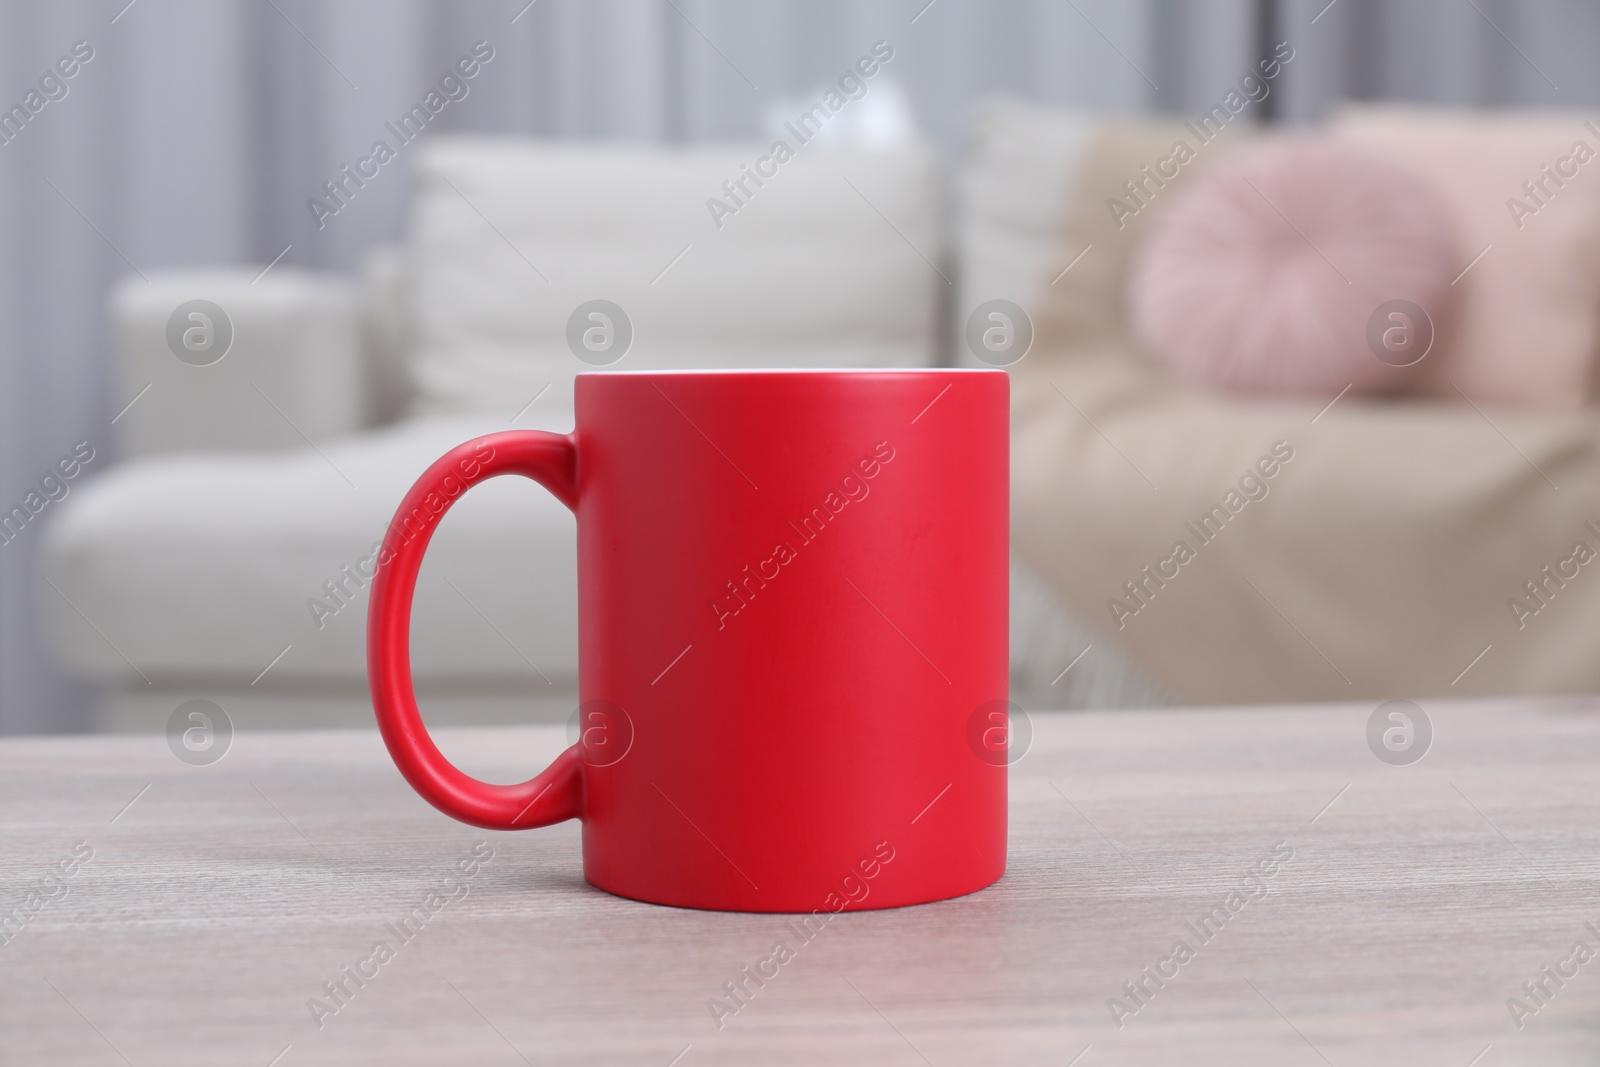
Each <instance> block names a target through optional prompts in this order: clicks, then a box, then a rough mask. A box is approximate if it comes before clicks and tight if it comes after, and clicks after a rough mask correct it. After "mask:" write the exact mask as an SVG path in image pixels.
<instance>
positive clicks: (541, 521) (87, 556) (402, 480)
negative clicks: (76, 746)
mask: <svg viewBox="0 0 1600 1067" xmlns="http://www.w3.org/2000/svg"><path fill="white" fill-rule="evenodd" d="M761 154H762V148H761V146H758V145H727V146H718V147H716V148H707V149H692V150H690V149H685V150H655V149H649V148H641V147H624V146H596V145H547V144H546V145H541V144H534V143H531V142H524V141H516V140H501V139H484V138H473V137H457V138H445V137H440V138H437V139H434V140H432V141H431V142H430V143H429V144H428V145H426V146H425V148H423V150H422V151H421V152H420V154H419V156H418V160H417V164H416V169H415V193H414V205H413V210H412V214H411V219H410V223H409V227H408V235H407V240H406V242H405V243H404V244H403V245H401V246H397V247H391V248H382V249H378V250H376V251H375V252H374V253H373V254H372V255H371V256H370V257H369V259H368V261H367V263H366V265H365V267H364V269H363V270H362V272H361V273H360V275H359V276H357V277H337V276H330V275H317V274H313V273H306V272H297V271H291V270H285V269H283V268H275V269H273V270H271V271H268V272H267V273H265V274H264V275H263V274H261V273H260V270H259V268H258V269H255V270H243V271H213V272H199V273H193V272H189V273H177V274H165V275H155V276H152V278H151V281H150V283H149V284H146V283H144V282H142V281H140V282H136V283H130V284H125V285H123V286H120V287H119V288H118V289H117V290H116V291H115V293H114V294H113V301H112V302H113V313H114V319H115V323H116V329H117V343H118V345H117V347H118V352H117V365H118V386H117V388H118V392H119V395H121V396H125V397H135V396H137V399H136V400H135V401H134V403H133V404H132V406H131V407H129V408H128V409H127V410H126V412H124V413H123V414H122V415H121V416H120V417H119V419H118V422H117V429H118V430H119V431H120V436H119V446H120V454H121V457H122V458H121V462H120V463H119V464H117V465H116V466H115V468H114V469H112V470H110V471H109V472H108V473H107V474H106V476H105V477H103V478H100V479H98V480H97V481H94V482H91V483H88V484H85V485H83V486H82V488H81V489H80V490H78V491H77V492H75V493H74V494H73V495H72V497H71V499H70V500H68V501H67V502H66V506H64V507H63V508H61V509H60V514H59V515H58V516H56V517H55V521H54V522H53V524H52V525H51V528H50V530H49V533H48V548H47V562H46V576H47V577H48V578H49V579H50V582H51V583H52V585H53V586H54V588H51V587H49V586H45V587H43V588H42V590H41V594H40V595H41V596H42V598H43V600H42V603H43V604H44V606H45V608H46V610H47V619H48V622H49V625H50V627H51V634H52V637H53V644H54V647H55V648H57V649H58V650H59V652H60V654H61V656H62V657H63V659H64V660H65V661H66V662H67V663H69V664H70V665H72V666H73V667H74V668H76V669H77V670H79V671H81V672H83V673H85V674H87V675H90V676H92V677H96V678H99V679H100V680H102V681H103V682H104V683H105V686H106V691H107V696H106V699H105V701H104V706H103V708H102V709H101V713H100V723H101V725H102V726H103V727H106V728H111V729H131V728H153V727H159V726H160V724H162V723H163V722H165V720H166V717H167V715H168V714H169V713H170V712H171V710H172V709H173V707H175V706H176V704H177V703H178V702H181V701H182V700H183V699H187V698H190V697H195V696H203V697H207V698H209V699H213V700H216V701H217V702H218V703H220V704H222V706H223V707H224V708H226V709H227V710H228V711H229V713H230V714H231V715H233V716H234V718H235V719H236V720H238V721H240V722H241V724H244V725H250V726H306V725H350V724H364V723H368V722H370V721H371V712H370V708H369V705H368V703H367V699H366V677H365V654H364V640H365V630H366V603H367V601H366V592H367V587H368V580H367V579H368V576H370V574H371V571H372V566H373V562H372V555H373V552H374V550H375V545H376V542H377V540H378V538H379V537H380V536H381V533H382V531H383V529H384V527H385V525H386V524H387V522H388V520H389V518H390V517H391V515H392V514H393V511H394V508H395V507H396V505H397V504H398V501H399V499H400V497H401V495H402V494H403V493H404V491H405V490H406V488H408V487H409V485H410V483H411V482H412V480H413V479H414V478H415V477H416V476H417V475H418V474H419V473H420V472H421V470H422V469H423V468H424V467H425V466H426V465H427V464H428V463H429V462H431V461H432V460H433V459H434V458H437V456H438V455H439V454H440V453H442V452H443V451H445V450H446V449H447V448H449V447H451V446H453V445H454V444H457V443H459V442H460V441H462V440H465V439H467V438H469V437H471V436H473V435H476V434H481V433H483V432H486V431H490V430H497V429H506V428H512V427H517V428H539V429H548V430H557V431H562V432H565V431H568V430H570V429H571V426H572V386H573V378H574V375H575V374H576V373H578V372H581V371H587V370H592V369H596V366H595V365H592V364H599V363H602V362H604V361H606V360H608V359H610V358H612V357H611V356H610V355H609V354H607V353H601V354H598V355H593V356H590V357H589V358H588V360H587V361H586V360H584V359H580V358H578V356H577V355H575V354H574V350H573V349H571V348H569V343H568V340H567V333H568V321H567V320H568V317H569V315H570V314H571V313H572V312H573V309H575V308H577V307H578V306H579V305H580V304H583V303H585V302H586V301H589V300H593V299H596V298H604V299H607V300H610V301H612V302H614V303H615V304H616V305H618V306H620V307H621V308H622V309H623V310H624V312H625V314H626V316H627V319H628V320H629V323H630V325H631V332H632V335H633V336H632V341H631V345H630V346H629V347H628V348H627V350H626V352H625V354H619V359H618V362H616V364H615V365H616V366H618V367H620V368H625V369H643V368H652V367H660V368H669V367H737V366H845V367H851V366H855V367H868V366H891V367H895V366H900V367H912V366H927V365H932V364H934V363H935V362H936V361H937V358H938V355H939V351H940V347H939V341H938V337H939V333H940V316H941V314H942V313H943V310H944V307H945V305H946V304H947V302H948V297H947V296H945V294H944V293H943V290H945V289H946V288H947V287H948V283H947V281H946V280H945V278H944V277H943V276H942V275H941V272H940V268H939V266H938V265H937V264H938V263H939V262H942V261H943V260H944V258H945V249H944V242H943V232H944V227H943V225H942V220H941V212H942V207H941V184H940V178H939V172H938V169H937V165H936V160H935V158H934V156H933V154H932V153H931V151H930V150H929V149H928V148H927V147H926V146H924V145H921V144H919V143H916V142H914V141H908V142H906V143H901V144H896V145H889V146H877V147H852V146H850V145H835V146H832V147H828V148H825V149H823V148H819V149H817V150H815V151H813V152H810V153H803V154H801V155H800V156H798V157H797V158H796V159H794V160H793V161H791V162H789V163H787V164H785V165H784V167H783V169H782V171H781V173H780V174H779V175H778V177H777V178H776V179H773V180H772V181H771V185H772V186H773V187H772V188H763V189H760V190H759V191H758V193H759V195H755V196H751V197H750V198H749V199H748V200H747V201H746V202H745V203H744V205H743V206H742V207H741V209H740V210H739V211H738V213H737V215H736V216H735V217H731V218H728V217H725V218H723V219H721V220H720V221H721V225H720V226H718V225H716V224H715V223H714V221H712V220H711V219H710V218H709V217H708V211H707V208H706V206H705V204H706V200H707V198H708V196H719V197H723V196H725V195H726V194H725V193H724V192H723V189H722V187H723V185H724V183H725V182H728V181H729V180H730V179H738V178H739V176H740V175H741V173H742V168H743V167H745V166H746V165H748V164H749V163H750V162H751V161H752V160H754V159H756V158H757V157H758V156H760V155H761ZM746 188H747V189H751V188H753V187H751V186H750V185H749V184H748V183H747V185H746ZM196 300H203V301H208V302H210V304H212V305H215V307H216V308H219V309H221V310H222V312H223V314H224V315H225V316H226V319H227V323H228V327H230V328H231V329H230V330H229V332H230V333H231V337H230V338H229V339H228V340H229V347H228V350H227V351H226V353H225V354H222V355H220V357H218V358H215V361H212V357H213V356H214V355H215V353H206V352H201V353H198V354H195V355H191V356H190V357H189V358H188V359H184V358H175V351H176V349H175V348H174V343H173V340H172V337H173V336H174V332H173V330H174V328H173V326H172V322H171V320H172V318H173V316H174V315H175V313H176V312H175V309H179V311H181V312H182V314H181V315H179V317H180V319H182V321H180V322H179V323H178V326H179V327H180V328H181V327H184V326H185V325H186V324H187V323H188V321H189V320H188V319H184V318H183V315H189V314H192V313H193V312H192V310H191V311H185V310H183V309H186V308H190V306H191V302H192V301H196ZM201 313H203V314H208V313H207V312H206V311H205V309H204V307H202V308H201ZM211 318H215V315H214V314H212V315H211ZM194 321H195V322H197V323H198V322H200V321H201V320H194ZM197 328H209V329H213V330H221V329H222V327H221V326H220V325H218V324H217V323H215V322H210V321H209V320H207V321H206V322H205V323H203V324H202V326H201V327H197ZM178 336H181V333H180V334H179V335H178ZM195 336H196V337H200V336H201V335H199V334H197V335H195ZM197 343H198V342H197ZM575 566H576V558H575V544H574V533H573V520H572V516H571V514H570V513H569V512H567V511H566V509H565V508H564V507H562V506H561V505H560V504H559V503H557V502H556V501H555V500H554V499H553V498H552V497H550V496H549V494H547V493H544V492H541V491H539V490H538V489H537V487H535V486H531V485H528V484H526V483H524V482H522V481H521V480H520V479H497V480H495V481H493V482H490V483H488V484H486V485H484V486H481V487H479V488H477V489H475V490H474V491H473V492H472V493H471V494H469V495H467V496H466V497H465V498H464V499H463V501H462V502H461V503H460V504H458V505H457V506H456V507H455V508H454V509H452V511H451V512H450V514H449V516H448V517H447V518H446V520H445V521H444V522H443V523H442V524H441V528H440V530H439V533H438V535H437V536H436V538H435V540H434V542H433V546H432V547H431V549H430V552H429V555H428V558H427V563H426V565H425V566H424V568H423V572H422V576H421V580H420V583H419V587H418V593H417V607H416V613H415V621H414V626H413V638H412V646H413V662H414V668H415V673H416V677H417V686H418V692H419V698H420V699H421V702H422V704H423V706H424V710H425V713H426V714H427V715H428V716H429V717H430V719H432V720H433V721H436V722H496V721H526V720H527V719H529V718H530V717H532V718H540V719H561V718H565V717H566V716H567V714H568V713H569V712H571V711H572V710H573V708H574V707H575V704H576V668H577V631H576V577H575ZM1014 584H1015V589H1014V602H1015V605H1016V611H1017V612H1019V613H1020V614H1019V616H1018V620H1019V621H1018V623H1017V625H1016V629H1017V631H1018V632H1019V634H1021V635H1022V639H1021V640H1019V641H1017V642H1015V643H1014V647H1015V648H1016V649H1017V653H1016V655H1017V658H1018V664H1017V668H1016V671H1015V672H1014V673H1015V674H1016V679H1017V685H1018V687H1019V690H1020V689H1022V688H1027V687H1030V686H1031V687H1033V688H1038V689H1041V690H1042V692H1041V695H1040V696H1039V697H1037V698H1030V700H1031V701H1032V702H1034V703H1035V706H1037V705H1038V703H1040V702H1044V703H1062V704H1070V703H1076V704H1080V705H1081V704H1091V703H1093V704H1106V703H1145V702H1149V701H1152V700H1156V699H1159V694H1158V692H1157V690H1156V687H1154V686H1153V685H1152V684H1151V683H1149V682H1148V680H1146V679H1145V678H1143V677H1142V676H1141V675H1140V674H1139V672H1137V671H1135V670H1133V669H1131V668H1129V667H1128V666H1127V665H1126V664H1125V663H1124V662H1122V661H1121V660H1119V659H1118V658H1117V657H1116V655H1115V653H1114V652H1112V651H1111V650H1110V649H1109V648H1105V649H1102V650H1091V651H1090V653H1089V654H1088V655H1085V656H1083V657H1082V659H1081V660H1079V662H1077V663H1075V664H1073V669H1072V671H1071V672H1070V674H1069V675H1067V676H1062V673H1061V672H1062V670H1063V668H1065V667H1067V666H1068V665H1069V663H1072V661H1073V660H1074V659H1076V658H1077V657H1079V656H1080V654H1081V653H1083V652H1084V651H1085V648H1086V646H1088V645H1090V644H1092V640H1091V637H1090V636H1089V634H1088V631H1087V630H1086V628H1085V627H1083V626H1082V625H1081V624H1077V623H1075V622H1074V621H1072V620H1071V619H1070V618H1069V617H1067V616H1066V615H1065V614H1064V613H1062V612H1061V611H1060V609H1059V607H1058V606H1057V605H1056V604H1055V602H1054V600H1053V598H1052V597H1050V596H1049V594H1048V593H1046V592H1045V591H1044V590H1043V588H1042V587H1040V586H1039V585H1038V584H1037V583H1036V582H1033V581H1031V580H1030V579H1029V578H1027V577H1026V576H1024V575H1022V574H1020V573H1019V574H1018V576H1017V578H1016V579H1015V583H1014ZM1052 680H1053V681H1054V682H1055V683H1056V684H1055V685H1054V686H1053V687H1052V686H1051V685H1050V682H1051V681H1052Z"/></svg>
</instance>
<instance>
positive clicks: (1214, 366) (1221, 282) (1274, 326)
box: [1128, 137, 1461, 396]
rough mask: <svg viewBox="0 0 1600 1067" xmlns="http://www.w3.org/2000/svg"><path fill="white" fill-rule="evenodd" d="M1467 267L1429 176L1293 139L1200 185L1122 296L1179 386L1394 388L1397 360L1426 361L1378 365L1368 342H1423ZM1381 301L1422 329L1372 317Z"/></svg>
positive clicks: (1145, 251)
mask: <svg viewBox="0 0 1600 1067" xmlns="http://www.w3.org/2000/svg"><path fill="white" fill-rule="evenodd" d="M1460 265H1461V264H1460V261H1459V257H1458V255H1457V253H1456V249H1455V241H1454V234H1453V230H1452V226H1451V221H1450V218H1449V216H1448V215H1447V214H1446V213H1445V210H1444V208H1443V206H1442V205H1441V202H1440V196H1439V194H1438V193H1437V192H1436V191H1435V190H1434V189H1433V187H1432V186H1431V185H1430V184H1429V182H1428V180H1427V179H1426V178H1425V177H1423V176H1421V175H1419V174H1417V173H1415V172H1413V171H1411V170H1407V169H1405V168H1404V167H1402V166H1398V165H1396V164H1393V163H1390V162H1387V161H1386V160H1384V159H1382V158H1380V157H1378V156H1375V155H1372V154H1370V153H1368V152H1365V151H1363V150H1361V149H1359V148H1355V147H1352V146H1350V145H1349V144H1346V143H1343V142H1340V141H1335V140H1333V139H1331V138H1322V137H1293V138H1286V139H1283V140H1278V141H1275V142H1274V143H1272V144H1269V145H1265V146H1262V147H1259V148H1254V149H1251V150H1248V151H1245V152H1242V153H1241V154H1240V155H1239V156H1238V157H1237V158H1232V159H1229V160H1226V161H1225V162H1220V163H1218V164H1217V165H1216V166H1215V167H1214V168H1212V169H1210V170H1208V171H1205V172H1203V173H1202V174H1200V175H1197V176H1196V177H1195V179H1194V183H1193V185H1192V186H1190V187H1189V188H1187V189H1185V190H1183V192H1182V193H1181V194H1179V196H1178V197H1177V198H1176V199H1174V201H1173V202H1172V205H1171V206H1170V207H1169V208H1168V210H1167V211H1166V212H1164V213H1163V214H1162V215H1161V216H1159V217H1158V218H1157V219H1156V220H1155V222H1154V223H1153V226H1152V232H1151V234H1150V235H1149V237H1148V238H1147V239H1146V241H1145V244H1144V247H1143V248H1142V249H1141V250H1140V253H1139V258H1138V262H1137V264H1136V266H1135V268H1134V270H1133V272H1132V274H1131V276H1130V284H1129V293H1128V299H1129V304H1130V306H1131V309H1132V314H1133V321H1134V326H1135V328H1136V330H1137V331H1138V333H1139V337H1140V340H1141V341H1142V342H1143V343H1144V344H1145V346H1146V347H1147V348H1148V349H1149V350H1150V352H1151V353H1153V354H1154V355H1155V356H1156V357H1157V358H1158V359H1159V360H1161V361H1162V362H1163V363H1165V364H1166V365H1167V366H1168V367H1170V368H1171V370H1172V371H1173V372H1174V373H1175V374H1177V375H1178V376H1179V377H1181V378H1183V379H1185V380H1187V381H1191V382H1195V383H1200V384H1206V385H1212V386H1217V387H1220V388H1224V389H1231V390H1237V391H1241V392H1252V393H1310V394H1315V395H1317V396H1332V395H1333V394H1334V393H1336V392H1338V391H1339V390H1341V389H1343V388H1344V387H1345V386H1347V385H1353V386H1354V388H1355V389H1356V390H1361V391H1367V392H1376V391H1381V390H1386V389H1393V388H1395V387H1397V386H1399V385H1400V384H1402V383H1403V382H1404V381H1405V372H1404V371H1401V370H1397V369H1396V365H1399V364H1403V363H1408V362H1414V361H1415V360H1416V359H1419V358H1421V356H1422V355H1424V354H1425V351H1422V350H1419V349H1413V350H1411V351H1410V353H1409V354H1408V355H1407V354H1396V353H1387V354H1386V358H1385V359H1379V358H1378V356H1377V355H1376V354H1375V348H1374V345H1381V344H1382V343H1383V342H1382V341H1381V340H1380V339H1381V338H1383V337H1384V336H1386V334H1385V330H1386V328H1387V327H1388V325H1389V323H1390V322H1391V321H1392V322H1394V323H1396V324H1400V325H1401V327H1402V328H1401V329H1399V330H1395V331H1393V332H1390V333H1388V334H1387V336H1388V337H1390V338H1394V339H1397V341H1396V343H1400V342H1403V341H1404V339H1405V338H1406V337H1409V336H1415V337H1417V338H1421V339H1422V340H1423V341H1424V342H1426V344H1429V345H1431V337H1432V331H1433V330H1438V329H1441V328H1442V326H1443V323H1442V321H1441V318H1442V316H1443V315H1444V314H1445V313H1446V311H1447V308H1448V303H1449V301H1448V295H1449V293H1450V282H1451V278H1452V276H1453V272H1454V271H1455V270H1457V269H1459V268H1460ZM1390 301H1409V302H1411V303H1412V304H1414V305H1416V306H1418V307H1420V308H1422V309H1423V310H1424V311H1425V312H1426V315H1427V318H1428V319H1429V320H1431V329H1429V325H1428V323H1426V322H1417V323H1413V322H1411V321H1410V318H1411V317H1413V316H1407V317H1403V318H1396V319H1392V320H1391V318H1390V314H1389V312H1390V311H1391V310H1392V307H1385V308H1384V309H1383V310H1382V311H1380V310H1379V309H1380V306H1381V305H1387V304H1389V302H1390ZM1380 320H1381V321H1380ZM1369 322H1370V323H1377V324H1378V325H1376V326H1373V327H1370V328H1369ZM1407 328H1409V329H1412V330H1414V331H1416V332H1415V334H1414V335H1413V334H1407V333H1406V332H1405V329H1407ZM1424 330H1428V333H1427V335H1426V336H1425V337H1424V335H1423V333H1422V331H1424ZM1369 337H1370V339H1369Z"/></svg>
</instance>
